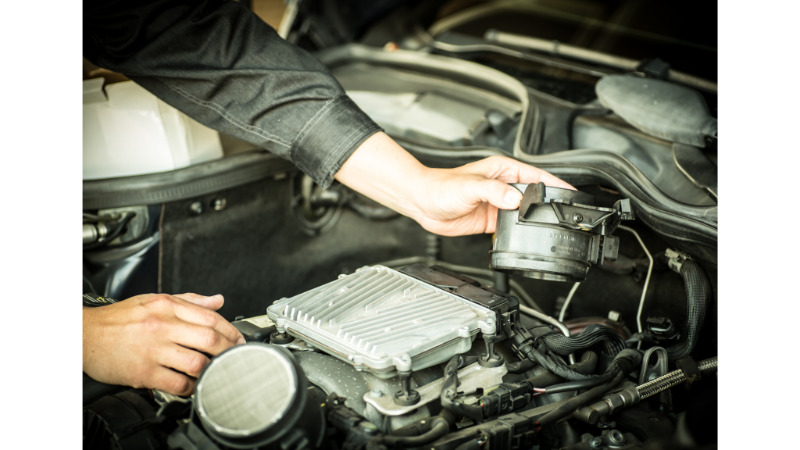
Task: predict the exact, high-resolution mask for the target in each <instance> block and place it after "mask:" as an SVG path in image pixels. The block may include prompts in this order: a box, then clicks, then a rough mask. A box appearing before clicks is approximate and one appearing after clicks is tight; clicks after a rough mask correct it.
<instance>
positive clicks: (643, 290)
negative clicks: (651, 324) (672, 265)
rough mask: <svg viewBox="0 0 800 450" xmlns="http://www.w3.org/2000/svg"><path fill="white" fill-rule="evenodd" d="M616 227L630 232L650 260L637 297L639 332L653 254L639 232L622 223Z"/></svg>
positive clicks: (637, 327) (637, 326) (651, 271)
mask: <svg viewBox="0 0 800 450" xmlns="http://www.w3.org/2000/svg"><path fill="white" fill-rule="evenodd" d="M618 228H619V229H620V230H625V231H627V232H629V233H632V234H633V235H634V236H635V237H636V240H637V241H639V245H641V246H642V250H644V253H645V254H646V255H647V259H648V260H649V261H650V265H649V266H648V267H647V277H646V278H645V280H644V288H643V289H642V297H641V298H640V299H639V310H638V311H637V312H636V329H637V330H638V331H639V333H641V332H642V311H643V310H644V300H645V297H646V295H647V287H648V286H649V285H650V274H651V273H653V256H652V255H651V254H650V252H649V251H648V250H647V247H645V245H644V242H642V238H640V237H639V233H637V232H636V231H635V230H634V229H633V228H628V227H626V226H624V225H620V226H619V227H618ZM639 345H640V346H641V345H642V343H641V341H640V342H639Z"/></svg>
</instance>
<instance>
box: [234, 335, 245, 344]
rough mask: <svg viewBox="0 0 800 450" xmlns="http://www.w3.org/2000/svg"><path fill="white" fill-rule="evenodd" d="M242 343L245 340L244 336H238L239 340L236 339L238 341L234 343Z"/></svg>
mask: <svg viewBox="0 0 800 450" xmlns="http://www.w3.org/2000/svg"><path fill="white" fill-rule="evenodd" d="M244 343H245V340H244V338H243V337H241V336H239V340H238V341H236V345H241V344H244Z"/></svg>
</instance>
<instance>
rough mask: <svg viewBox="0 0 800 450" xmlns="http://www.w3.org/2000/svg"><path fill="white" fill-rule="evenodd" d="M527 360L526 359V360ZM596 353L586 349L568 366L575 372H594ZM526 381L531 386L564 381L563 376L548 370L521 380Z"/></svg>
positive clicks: (542, 385)
mask: <svg viewBox="0 0 800 450" xmlns="http://www.w3.org/2000/svg"><path fill="white" fill-rule="evenodd" d="M526 361H527V360H526ZM597 361H598V358H597V353H595V352H593V351H591V350H587V351H585V352H584V353H583V355H581V360H580V361H578V362H576V363H575V364H571V365H570V366H569V367H570V368H571V369H572V370H575V371H576V372H580V373H582V374H590V373H592V372H594V369H595V368H596V367H597ZM523 381H524V382H526V383H529V384H530V385H531V386H534V387H545V388H546V387H547V386H551V385H554V384H556V383H560V382H562V381H564V379H563V378H561V377H559V376H558V375H555V374H553V373H550V372H545V373H543V374H541V375H536V376H534V377H531V378H528V379H526V380H523Z"/></svg>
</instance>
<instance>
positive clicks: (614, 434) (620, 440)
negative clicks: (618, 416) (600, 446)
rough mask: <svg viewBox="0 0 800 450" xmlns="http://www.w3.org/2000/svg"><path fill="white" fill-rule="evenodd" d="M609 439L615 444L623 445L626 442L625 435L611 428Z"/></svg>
mask: <svg viewBox="0 0 800 450" xmlns="http://www.w3.org/2000/svg"><path fill="white" fill-rule="evenodd" d="M608 440H609V441H610V442H611V443H612V444H614V445H622V444H624V443H625V436H624V435H623V434H622V432H621V431H619V430H611V432H609V433H608Z"/></svg>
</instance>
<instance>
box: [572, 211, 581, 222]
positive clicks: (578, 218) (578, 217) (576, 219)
mask: <svg viewBox="0 0 800 450" xmlns="http://www.w3.org/2000/svg"><path fill="white" fill-rule="evenodd" d="M572 221H573V222H575V223H579V222H583V214H581V213H575V214H573V215H572Z"/></svg>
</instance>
